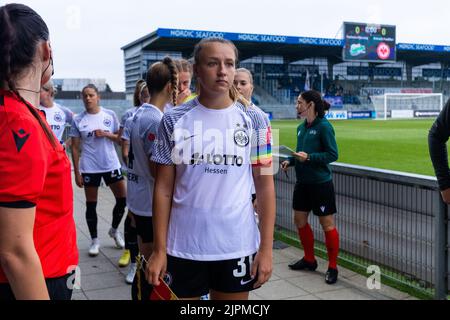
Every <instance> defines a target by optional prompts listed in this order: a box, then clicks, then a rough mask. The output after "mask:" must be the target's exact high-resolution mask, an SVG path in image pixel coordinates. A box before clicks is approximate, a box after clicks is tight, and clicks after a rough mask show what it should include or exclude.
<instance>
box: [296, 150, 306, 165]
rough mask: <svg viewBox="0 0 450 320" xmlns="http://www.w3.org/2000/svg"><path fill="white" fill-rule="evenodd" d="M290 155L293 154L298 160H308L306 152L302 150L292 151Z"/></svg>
mask: <svg viewBox="0 0 450 320" xmlns="http://www.w3.org/2000/svg"><path fill="white" fill-rule="evenodd" d="M292 155H293V156H294V158H296V159H297V160H298V161H300V162H305V161H306V160H308V154H307V153H306V152H303V151H302V152H294V153H292Z"/></svg>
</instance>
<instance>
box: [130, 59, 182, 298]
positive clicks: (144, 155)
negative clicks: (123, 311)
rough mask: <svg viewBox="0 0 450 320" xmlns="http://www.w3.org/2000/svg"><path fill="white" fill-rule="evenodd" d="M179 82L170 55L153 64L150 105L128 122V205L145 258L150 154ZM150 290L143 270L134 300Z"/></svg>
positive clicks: (150, 227) (148, 233) (148, 232)
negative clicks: (164, 111) (166, 108)
mask: <svg viewBox="0 0 450 320" xmlns="http://www.w3.org/2000/svg"><path fill="white" fill-rule="evenodd" d="M177 81H178V74H177V68H176V66H175V64H174V62H173V60H172V59H170V58H168V57H167V58H164V60H163V61H162V62H157V63H155V64H153V65H152V66H151V67H150V69H149V70H148V72H147V83H148V85H149V88H150V95H151V98H150V104H144V105H143V106H142V107H141V108H139V110H138V111H137V112H136V114H135V115H134V116H133V118H132V119H129V120H128V121H127V125H126V128H125V132H128V134H129V138H130V139H129V140H130V153H129V161H128V184H127V187H128V188H127V189H128V197H127V207H128V209H129V210H130V213H131V214H132V216H133V219H134V221H135V222H136V230H137V234H138V243H139V252H140V254H141V256H142V257H143V258H144V259H145V260H148V258H149V257H150V255H151V253H152V246H153V221H152V213H153V211H152V202H153V201H152V197H153V185H154V178H153V176H154V175H155V172H154V171H153V172H151V170H150V167H151V166H150V157H151V155H152V151H153V145H154V143H155V141H156V139H157V137H158V128H159V125H160V123H161V119H162V116H163V110H164V106H165V105H166V104H167V103H168V102H169V101H170V102H172V103H175V102H176V97H177V92H178V90H177ZM138 288H139V289H140V290H138ZM150 292H151V287H150V286H149V285H148V282H146V281H145V274H144V272H143V271H142V270H141V269H139V270H138V273H137V276H136V281H135V282H134V283H133V291H132V293H133V294H132V296H133V299H137V300H143V299H145V298H146V297H147V298H148V297H149V296H150Z"/></svg>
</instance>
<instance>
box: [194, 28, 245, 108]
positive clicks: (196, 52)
mask: <svg viewBox="0 0 450 320" xmlns="http://www.w3.org/2000/svg"><path fill="white" fill-rule="evenodd" d="M217 42H218V43H223V44H227V45H229V46H230V47H231V48H232V49H233V51H234V55H235V57H236V61H235V66H237V64H238V59H239V52H238V49H237V48H236V46H235V45H234V43H233V42H231V41H230V40H227V39H223V38H214V37H211V38H204V39H202V40H200V42H199V43H197V44H196V45H195V47H194V53H193V56H194V63H195V64H199V63H200V51H202V49H203V47H204V46H205V45H206V44H208V43H217ZM230 98H231V99H232V100H233V101H235V102H236V101H239V102H241V103H242V104H244V105H245V106H248V105H249V104H250V103H249V102H248V101H247V100H246V99H245V98H244V97H243V96H242V95H241V94H240V93H239V91H238V89H236V87H235V86H234V84H233V85H232V86H231V88H230Z"/></svg>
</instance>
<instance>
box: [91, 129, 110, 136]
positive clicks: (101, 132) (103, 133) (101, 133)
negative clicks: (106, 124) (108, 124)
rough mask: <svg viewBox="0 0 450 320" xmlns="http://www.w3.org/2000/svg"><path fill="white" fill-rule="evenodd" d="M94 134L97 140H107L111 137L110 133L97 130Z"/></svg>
mask: <svg viewBox="0 0 450 320" xmlns="http://www.w3.org/2000/svg"><path fill="white" fill-rule="evenodd" d="M94 133H95V136H96V137H97V138H107V137H109V135H110V133H109V131H103V130H95V131H94Z"/></svg>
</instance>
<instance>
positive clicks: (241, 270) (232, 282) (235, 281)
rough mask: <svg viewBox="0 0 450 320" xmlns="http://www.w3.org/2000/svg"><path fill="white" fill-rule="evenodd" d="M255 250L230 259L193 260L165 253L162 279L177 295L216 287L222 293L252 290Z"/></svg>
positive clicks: (201, 292)
mask: <svg viewBox="0 0 450 320" xmlns="http://www.w3.org/2000/svg"><path fill="white" fill-rule="evenodd" d="M255 255H256V253H255V254H253V255H251V256H248V257H245V258H241V259H233V260H222V261H193V260H186V259H181V258H176V257H173V256H170V255H167V274H166V277H165V281H166V282H167V284H168V285H169V286H170V288H171V289H172V291H173V292H174V293H175V294H176V295H177V297H178V298H195V297H200V296H203V295H205V294H207V293H209V290H215V291H219V292H224V293H238V292H248V291H252V290H254V289H255V288H253V285H254V284H255V282H256V280H257V278H258V275H256V277H255V278H254V279H252V278H251V277H250V273H251V264H252V261H253V259H254V258H255Z"/></svg>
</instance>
